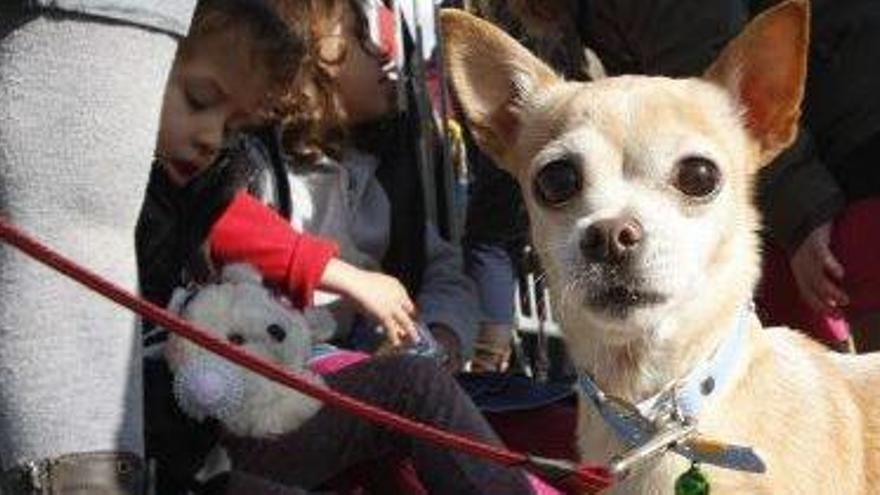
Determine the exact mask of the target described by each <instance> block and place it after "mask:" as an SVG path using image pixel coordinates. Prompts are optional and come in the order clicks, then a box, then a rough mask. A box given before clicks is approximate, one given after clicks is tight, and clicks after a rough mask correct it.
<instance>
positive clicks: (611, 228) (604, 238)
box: [581, 217, 644, 262]
mask: <svg viewBox="0 0 880 495" xmlns="http://www.w3.org/2000/svg"><path fill="white" fill-rule="evenodd" d="M643 234H644V231H643V230H642V225H641V224H640V223H639V222H638V221H637V220H636V219H635V218H632V217H619V218H608V219H605V220H597V221H596V222H594V223H593V224H592V225H590V226H589V227H587V229H586V230H585V231H584V234H583V236H582V237H581V252H583V254H584V257H585V258H586V259H588V260H590V261H604V262H619V261H622V260H623V259H625V258H626V257H627V256H629V255H631V254H632V253H633V252H634V251H635V250H636V248H638V247H639V244H641V242H642V236H643Z"/></svg>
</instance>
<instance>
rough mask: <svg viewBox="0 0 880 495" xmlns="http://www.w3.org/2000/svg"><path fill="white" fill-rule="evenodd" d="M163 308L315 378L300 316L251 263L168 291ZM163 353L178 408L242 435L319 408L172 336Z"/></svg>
mask: <svg viewBox="0 0 880 495" xmlns="http://www.w3.org/2000/svg"><path fill="white" fill-rule="evenodd" d="M169 309H171V310H172V311H175V312H177V313H178V314H180V315H181V316H182V317H183V318H184V319H186V320H189V321H192V322H194V323H196V324H197V325H199V326H200V327H202V328H204V329H206V330H212V331H214V332H216V333H217V334H220V335H221V336H223V337H225V338H226V339H227V340H228V341H229V342H230V343H232V344H235V345H239V346H242V347H245V348H247V349H248V350H250V351H252V352H254V353H256V354H260V355H262V356H264V357H268V358H269V359H271V360H272V361H275V362H278V363H282V364H284V365H285V366H286V367H287V368H289V369H291V370H293V371H294V372H296V373H298V374H300V375H305V376H307V377H308V378H309V379H310V380H313V381H315V382H319V383H322V382H321V378H320V377H319V376H318V375H316V374H314V373H311V372H309V371H308V370H307V369H306V363H307V361H308V358H309V354H310V349H311V339H310V334H309V331H308V326H307V323H306V321H305V319H304V318H303V317H302V315H301V314H300V312H299V311H296V310H295V309H293V308H292V307H290V305H289V304H287V303H286V301H284V300H283V299H280V298H279V297H277V296H276V295H274V294H272V293H271V292H270V291H269V290H268V289H267V288H266V287H265V286H264V285H263V283H262V278H261V276H260V275H259V273H258V272H257V271H256V270H255V269H254V268H253V267H251V266H250V265H245V264H237V265H230V266H228V267H226V268H224V270H223V272H222V275H221V279H220V281H219V282H218V283H215V284H209V285H204V286H201V287H198V288H197V289H196V290H194V291H190V290H184V289H178V290H177V291H175V293H174V296H173V297H172V301H171V303H170V304H169ZM165 357H166V359H167V361H168V365H169V367H170V368H171V371H172V372H173V373H174V374H175V380H174V393H175V395H176V397H177V401H178V404H179V405H180V407H181V409H182V410H183V411H184V412H185V413H187V414H188V415H190V416H192V417H194V418H195V419H204V418H205V417H213V418H216V419H218V420H219V421H220V422H221V423H222V424H223V425H224V426H225V427H226V428H227V429H228V430H229V431H230V432H232V433H234V434H237V435H240V436H244V437H266V436H272V435H279V434H282V433H285V432H288V431H291V430H294V429H296V428H297V427H299V426H300V425H301V424H302V423H303V422H305V421H306V420H307V419H309V418H310V417H311V416H312V415H314V414H315V413H316V412H317V411H318V409H320V407H321V403H320V402H319V401H317V400H315V399H312V398H309V397H306V396H305V395H302V394H300V393H299V392H296V391H294V390H291V389H288V388H286V387H284V386H282V385H279V384H277V383H275V382H272V381H270V380H268V379H266V378H263V377H261V376H259V375H257V374H256V373H253V372H251V371H249V370H246V369H244V368H242V367H239V366H238V365H235V364H233V363H230V362H228V361H226V360H225V359H223V358H221V357H219V356H217V355H215V354H213V353H210V352H208V351H206V350H204V349H202V348H201V347H199V346H197V345H195V344H193V343H191V342H189V341H188V340H186V339H184V338H182V337H179V336H177V335H175V334H172V335H171V336H170V337H169V340H168V342H167V344H166V347H165Z"/></svg>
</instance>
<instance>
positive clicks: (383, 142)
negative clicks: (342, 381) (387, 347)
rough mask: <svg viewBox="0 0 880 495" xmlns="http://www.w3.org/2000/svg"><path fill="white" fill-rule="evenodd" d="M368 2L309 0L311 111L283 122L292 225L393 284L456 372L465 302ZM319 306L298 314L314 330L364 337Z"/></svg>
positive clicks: (466, 333) (355, 324)
mask: <svg viewBox="0 0 880 495" xmlns="http://www.w3.org/2000/svg"><path fill="white" fill-rule="evenodd" d="M377 3H379V2H375V1H364V2H360V1H348V0H345V1H339V0H337V1H328V2H319V3H316V9H318V10H319V11H320V14H319V16H318V20H317V21H316V24H315V27H314V36H315V56H314V57H313V59H312V60H311V64H310V67H311V70H310V71H309V72H308V74H309V76H310V77H308V78H306V79H305V82H304V84H305V85H306V88H305V94H306V95H307V96H308V98H306V103H305V105H306V106H307V108H310V109H314V110H312V111H308V112H301V113H300V114H298V115H295V116H291V117H290V118H288V127H287V133H286V135H285V148H286V149H287V150H288V151H289V152H290V154H291V155H292V156H293V160H294V161H295V164H294V166H292V167H290V168H289V174H288V175H289V178H290V182H291V187H292V189H293V190H294V194H293V205H292V216H293V223H294V225H296V226H297V227H301V228H302V229H303V230H305V231H308V232H311V233H314V234H320V235H323V236H327V237H330V238H333V239H335V240H337V241H338V242H339V243H340V249H341V256H342V258H343V259H346V260H348V261H350V262H352V263H353V264H355V265H358V266H361V267H377V266H381V267H382V268H383V270H385V271H386V272H387V273H391V274H393V275H395V276H396V277H398V278H399V279H400V280H402V281H403V282H404V284H405V285H406V286H407V288H408V289H409V290H410V293H411V294H413V295H414V297H415V298H416V300H417V301H418V306H419V310H420V313H419V320H420V321H421V322H423V323H424V324H425V325H426V326H427V328H428V329H429V330H430V333H431V335H433V336H434V337H435V338H436V340H437V341H439V342H440V344H441V345H442V347H443V348H444V349H445V351H446V355H447V356H448V357H449V359H448V360H447V366H446V367H447V369H449V370H452V371H457V370H459V369H460V365H461V362H462V360H463V358H467V357H468V356H469V354H470V353H471V349H472V343H473V338H474V335H475V333H476V327H477V325H476V320H477V315H476V313H477V308H476V306H477V297H476V295H475V291H474V288H473V284H472V282H471V281H470V280H469V279H468V278H467V277H466V276H465V275H464V273H463V269H462V264H463V262H462V257H461V252H460V249H459V248H458V247H457V246H454V245H453V244H452V243H450V242H448V241H446V240H444V239H443V238H442V237H441V236H440V235H439V233H438V229H437V227H436V226H435V225H434V224H433V223H432V222H430V221H428V220H426V214H425V208H424V203H423V201H424V200H423V197H422V194H423V189H422V188H423V187H427V186H428V185H427V184H422V183H421V177H420V171H419V169H418V167H417V165H416V157H417V154H418V151H417V149H416V147H415V146H416V144H417V143H418V136H415V135H413V125H408V124H412V123H411V122H409V121H406V120H405V119H406V118H408V117H409V115H408V114H403V113H399V112H398V111H397V108H396V105H395V103H396V98H395V97H396V95H397V91H396V90H397V87H396V84H395V81H396V79H397V74H396V68H395V67H394V64H393V63H392V57H391V52H392V50H393V47H387V46H386V47H384V48H383V47H382V46H381V41H380V40H379V39H377V37H376V36H374V35H373V33H376V32H381V29H379V28H378V27H377V26H376V23H377V21H375V18H373V17H371V16H369V15H367V14H368V13H370V12H372V10H370V9H371V8H372V7H373V6H374V5H376V4H377ZM379 18H380V19H381V16H379ZM370 19H374V20H373V21H371V20H370ZM322 302H325V304H323V305H320V306H319V307H317V308H315V309H313V310H309V311H308V312H307V315H308V316H309V317H310V318H312V319H314V320H316V321H322V322H328V323H326V324H322V325H320V326H321V327H323V328H331V327H332V328H333V329H334V334H333V335H332V337H334V338H336V339H347V338H348V339H354V340H358V339H359V338H362V337H363V336H364V335H366V336H367V337H368V336H369V334H370V329H369V328H365V325H363V324H361V322H360V319H359V318H358V316H357V312H356V311H355V308H352V307H351V305H350V304H347V303H346V302H344V301H328V298H325V299H323V301H322ZM361 340H366V339H361Z"/></svg>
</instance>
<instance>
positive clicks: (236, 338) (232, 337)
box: [226, 333, 244, 345]
mask: <svg viewBox="0 0 880 495" xmlns="http://www.w3.org/2000/svg"><path fill="white" fill-rule="evenodd" d="M226 338H227V339H228V340H229V342H230V343H231V344H232V345H244V335H242V334H240V333H231V334H229V336H228V337H226Z"/></svg>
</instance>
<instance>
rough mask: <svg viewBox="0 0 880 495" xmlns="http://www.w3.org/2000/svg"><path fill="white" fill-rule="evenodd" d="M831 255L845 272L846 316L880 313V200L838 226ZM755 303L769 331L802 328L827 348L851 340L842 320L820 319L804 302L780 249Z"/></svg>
mask: <svg viewBox="0 0 880 495" xmlns="http://www.w3.org/2000/svg"><path fill="white" fill-rule="evenodd" d="M831 251H832V252H833V253H834V255H835V256H836V257H837V259H838V260H839V261H840V263H841V264H842V265H843V268H844V272H845V275H844V280H843V290H844V291H845V292H846V293H847V295H848V296H849V298H850V305H849V306H848V307H847V308H845V311H846V313H847V314H849V315H851V316H852V315H859V314H863V313H866V312H875V311H880V255H878V253H880V198H871V199H867V200H863V201H859V202H856V203H853V204H851V205H849V206H848V207H847V208H846V210H844V212H843V213H842V214H841V215H840V216H839V217H838V218H837V219H836V220H835V221H834V226H833V228H832V232H831ZM756 299H757V304H758V308H759V310H760V312H761V318H762V320H763V321H764V324H766V325H785V326H790V327H792V328H798V329H801V330H804V331H805V332H806V333H808V334H809V335H811V336H813V337H815V338H817V339H819V340H821V341H824V342H836V341H840V340H843V339H845V338H847V337H849V333H850V330H849V324H848V323H847V321H846V319H845V318H844V317H843V316H838V315H831V314H821V313H818V312H816V311H814V310H813V309H812V308H811V307H810V306H809V305H808V304H807V303H806V302H804V300H803V299H802V298H801V297H800V292H799V291H798V288H797V284H796V283H795V281H794V276H793V275H792V272H791V267H790V265H789V263H788V256H787V255H786V253H785V252H783V250H782V249H781V248H779V247H777V246H770V248H769V249H768V252H767V253H765V256H764V272H763V276H762V280H761V284H760V286H759V288H758V294H757V298H756Z"/></svg>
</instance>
